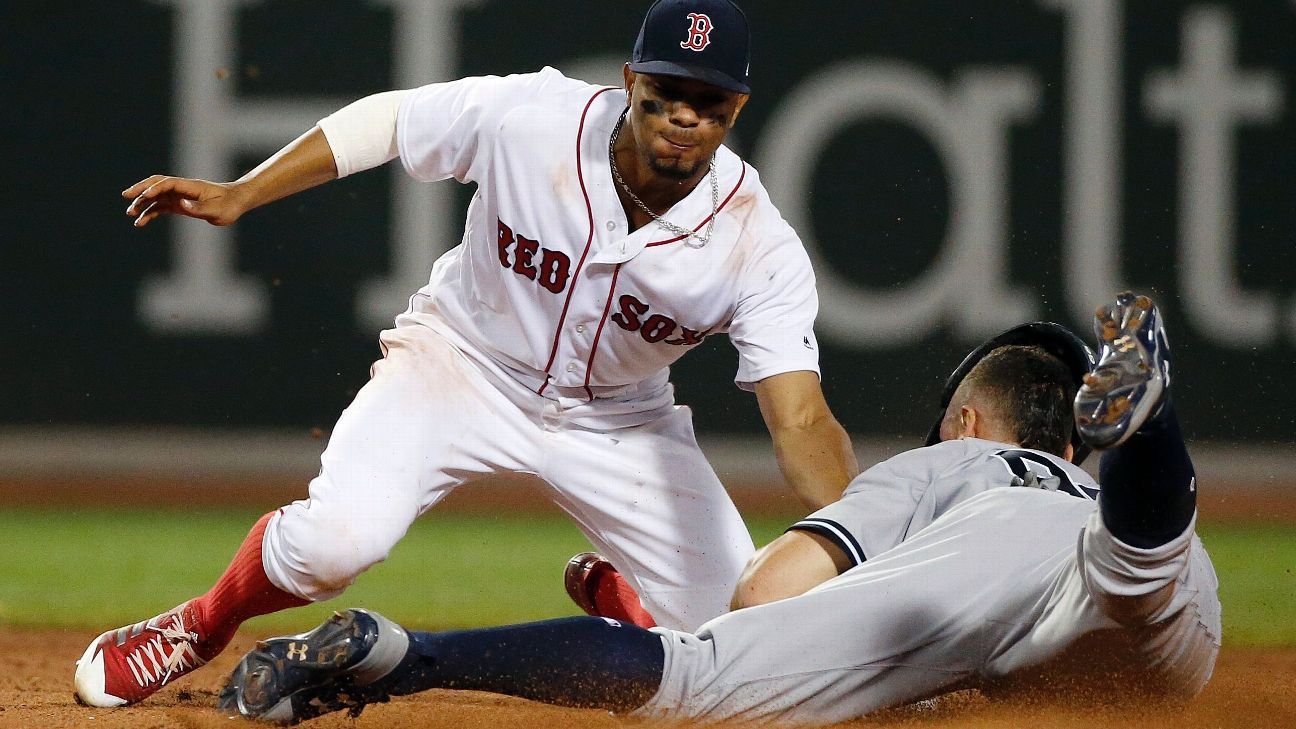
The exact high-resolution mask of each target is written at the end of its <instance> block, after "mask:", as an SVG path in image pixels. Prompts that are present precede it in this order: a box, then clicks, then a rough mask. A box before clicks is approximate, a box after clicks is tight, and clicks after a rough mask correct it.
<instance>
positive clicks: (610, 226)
mask: <svg viewBox="0 0 1296 729" xmlns="http://www.w3.org/2000/svg"><path fill="white" fill-rule="evenodd" d="M607 229H608V230H616V221H615V220H609V221H608V222H607Z"/></svg>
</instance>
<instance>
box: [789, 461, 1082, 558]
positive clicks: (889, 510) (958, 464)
mask: <svg viewBox="0 0 1296 729" xmlns="http://www.w3.org/2000/svg"><path fill="white" fill-rule="evenodd" d="M1003 486H1025V487H1033V488H1043V489H1047V490H1050V491H1060V492H1062V493H1066V494H1070V495H1072V496H1076V497H1079V498H1081V499H1086V500H1089V501H1092V500H1094V499H1096V498H1097V497H1098V484H1097V483H1095V482H1094V480H1093V477H1091V476H1090V475H1089V474H1088V473H1086V472H1085V471H1084V470H1083V469H1081V468H1080V467H1079V466H1076V465H1074V464H1072V463H1070V462H1068V461H1066V460H1065V459H1063V458H1059V457H1057V456H1055V455H1053V454H1051V453H1045V452H1043V451H1036V450H1030V449H1026V448H1018V447H1015V446H1008V445H1004V444H1002V443H994V442H992V441H987V440H981V439H979V438H964V439H961V440H950V441H945V442H943V443H938V444H936V445H933V446H930V447H928V448H918V449H915V450H911V451H906V452H904V453H901V454H900V455H898V456H895V457H893V458H890V459H887V460H885V461H883V462H881V463H879V464H877V465H875V466H873V467H872V468H869V469H868V470H866V471H864V472H863V473H861V474H860V475H859V476H856V477H855V480H853V481H851V483H850V485H849V486H848V487H847V488H846V491H845V492H844V493H843V494H842V497H841V499H840V500H838V501H836V502H834V503H832V504H829V505H828V506H825V507H824V508H822V509H820V510H819V511H817V512H815V513H813V514H811V515H810V516H808V517H806V518H804V519H802V520H801V521H799V522H797V523H796V524H793V525H792V526H791V527H790V529H792V530H800V531H808V532H814V533H816V534H820V535H822V536H824V537H827V538H828V539H829V540H830V541H832V542H833V543H834V544H836V545H837V547H838V548H839V549H841V550H842V552H844V553H845V554H846V556H847V557H849V558H850V560H851V564H852V566H854V565H858V564H861V563H863V562H864V561H865V560H866V559H868V558H869V557H871V556H874V555H878V554H881V553H883V552H885V551H887V550H888V549H891V548H892V547H894V546H896V545H897V544H899V543H900V542H903V541H904V540H905V539H908V538H909V537H910V536H913V535H914V534H917V533H918V532H919V531H922V530H923V529H924V528H926V527H927V525H929V524H931V523H932V522H933V521H935V520H936V519H937V517H939V516H940V515H942V514H944V513H945V512H947V511H949V510H950V509H951V508H953V507H954V506H957V505H958V504H960V503H962V502H964V501H967V500H968V499H969V498H971V497H973V496H975V495H977V494H979V493H981V492H982V491H986V490H988V489H993V488H1000V487H1003Z"/></svg>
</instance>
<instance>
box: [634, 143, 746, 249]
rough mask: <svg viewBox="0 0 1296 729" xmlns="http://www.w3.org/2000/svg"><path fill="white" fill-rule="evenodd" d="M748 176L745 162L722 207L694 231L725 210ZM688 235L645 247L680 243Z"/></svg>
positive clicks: (704, 219)
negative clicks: (736, 182)
mask: <svg viewBox="0 0 1296 729" xmlns="http://www.w3.org/2000/svg"><path fill="white" fill-rule="evenodd" d="M746 178H747V163H746V162H743V163H742V174H740V175H738V184H737V185H734V189H732V190H730V191H729V196H728V197H726V198H725V199H724V201H723V202H721V203H720V207H718V208H716V210H715V212H714V213H712V214H711V215H708V216H706V217H705V218H703V219H702V222H700V223H698V224H697V227H696V228H694V229H693V232H694V233H696V232H698V231H699V230H702V226H704V225H706V224H707V221H709V220H711V218H712V217H713V216H715V215H719V214H720V211H721V210H724V207H725V206H726V205H728V204H729V201H730V200H732V199H733V196H734V195H736V194H737V193H738V188H740V187H742V184H743V180H745V179H746ZM687 237H688V236H686V235H677V236H675V237H674V238H671V239H670V240H659V241H656V242H655V243H649V244H648V245H646V246H644V248H652V247H653V246H664V245H666V244H667V243H678V242H679V241H682V240H684V239H685V238H687Z"/></svg>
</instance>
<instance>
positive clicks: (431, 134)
mask: <svg viewBox="0 0 1296 729" xmlns="http://www.w3.org/2000/svg"><path fill="white" fill-rule="evenodd" d="M749 54H750V51H749V30H748V25H747V20H746V18H745V16H744V15H743V14H742V12H741V10H739V9H738V7H737V6H736V5H734V4H733V3H732V2H730V0H658V1H657V2H656V3H654V4H653V5H652V7H651V8H650V9H649V11H648V13H647V15H646V17H645V20H644V23H643V27H642V29H641V31H640V35H639V39H638V41H637V42H636V45H635V49H634V53H633V55H632V60H631V62H630V63H628V64H627V65H626V67H625V72H624V74H625V88H624V89H616V88H600V87H596V86H591V85H589V84H586V83H584V82H581V81H577V80H573V79H569V78H565V77H564V76H563V75H562V74H560V73H559V72H558V71H555V70H553V69H550V68H546V69H544V70H542V71H540V72H539V73H532V74H524V75H516V76H508V77H503V78H500V77H483V78H467V79H462V80H458V81H453V82H449V83H436V84H432V85H429V86H425V87H423V88H419V89H415V90H410V91H394V92H387V93H382V94H377V95H375V96H371V97H367V98H365V99H362V100H360V101H358V102H356V103H354V104H352V105H350V106H347V107H345V108H343V109H342V110H340V111H338V112H337V113H335V114H333V115H331V116H329V117H328V118H326V119H324V120H322V121H321V122H320V123H319V125H318V126H317V127H316V128H314V129H312V130H311V131H309V132H308V133H306V134H305V135H303V136H302V137H301V138H299V139H298V140H296V141H295V142H293V143H291V144H290V145H288V146H287V147H285V148H284V149H283V150H281V151H280V152H279V153H277V154H276V155H274V156H273V157H271V158H270V159H268V160H267V161H266V162H264V163H262V164H261V165H260V166H258V167H257V168H256V169H254V170H252V171H251V172H249V173H248V174H247V175H245V176H244V177H243V178H241V179H240V180H238V181H236V182H233V183H227V184H218V183H211V182H205V181H202V180H193V179H184V178H174V177H163V176H154V177H150V178H148V179H145V180H143V181H141V182H139V183H137V184H136V185H133V186H131V187H130V188H129V189H127V190H126V191H125V192H124V195H125V196H126V197H127V198H129V199H131V200H132V202H131V204H130V206H129V208H128V213H129V214H131V215H133V216H135V217H136V222H135V224H136V225H137V226H143V225H146V224H148V223H149V222H150V221H152V220H154V219H155V218H157V217H158V216H160V215H164V214H180V215H185V216H189V217H195V218H200V219H203V220H207V221H209V222H212V223H215V224H220V225H224V224H229V223H232V222H234V221H235V220H236V219H238V217H239V216H240V215H241V214H242V213H244V212H246V211H247V210H250V209H252V208H255V207H257V206H259V205H263V204H265V203H268V202H270V201H273V200H276V199H279V198H282V197H284V196H287V195H290V194H292V193H295V192H298V191H300V190H304V189H306V188H309V187H312V186H315V185H318V184H322V183H325V182H327V181H329V180H332V179H335V178H338V177H343V176H346V175H349V174H353V173H357V172H360V171H362V170H365V169H369V168H372V167H376V166H378V165H381V164H383V163H386V162H388V161H390V160H393V159H399V160H400V163H401V164H402V165H403V166H404V167H405V169H406V170H407V171H408V172H409V174H411V175H413V176H414V177H416V178H418V179H420V180H428V181H431V180H441V179H445V178H449V177H453V178H454V179H456V180H458V181H460V182H464V183H468V182H471V183H474V184H476V186H477V190H476V194H475V195H474V197H473V199H472V203H471V205H470V207H469V210H468V214H467V220H466V223H465V228H464V235H463V240H462V243H461V244H460V245H459V246H458V247H456V248H454V249H453V250H451V251H450V252H448V253H447V254H445V255H444V256H443V257H442V258H441V259H440V260H438V261H437V263H436V265H435V267H434V268H433V270H432V274H431V279H430V281H429V283H428V285H427V286H425V287H424V288H422V289H421V290H420V291H418V292H417V293H416V294H415V295H414V296H413V298H412V299H411V302H410V307H409V309H408V310H407V311H406V312H405V313H404V314H402V315H400V316H399V317H398V318H397V320H396V327H395V328H394V329H392V330H389V331H386V332H384V333H383V334H382V336H381V343H382V350H383V359H381V360H380V361H379V362H377V363H376V364H375V365H374V367H373V373H372V379H371V380H370V382H369V383H368V384H367V385H366V386H365V387H364V388H363V389H362V390H361V391H360V393H359V394H358V395H357V396H356V398H355V401H354V402H353V403H352V404H351V406H350V407H348V408H347V409H346V411H345V412H344V413H343V415H342V417H341V419H340V420H339V421H338V423H337V426H336V427H335V429H334V430H333V433H332V436H331V439H330V442H329V445H328V448H327V450H326V451H325V452H324V454H323V457H322V463H323V468H322V470H321V472H320V474H319V476H318V477H317V478H315V479H314V480H313V481H312V482H311V484H310V492H309V494H310V496H309V498H307V499H304V500H302V501H298V502H295V503H293V504H290V505H288V506H285V507H283V508H282V509H279V510H277V511H275V512H273V513H271V514H267V515H266V516H265V517H263V518H262V519H261V521H259V522H258V523H257V525H256V526H255V527H254V528H253V530H252V532H251V533H250V534H249V535H248V537H247V539H246V541H245V542H244V544H243V546H242V547H241V548H240V549H239V551H238V553H237V554H236V555H235V557H234V560H233V562H232V563H231V565H230V567H229V569H228V570H227V572H226V573H225V575H223V576H222V577H221V578H220V580H219V581H218V582H217V584H216V585H215V586H214V587H213V588H212V590H211V591H209V592H208V593H207V594H205V595H203V596H200V597H198V598H195V599H193V600H190V601H187V602H185V603H183V604H182V605H180V606H178V607H176V608H173V609H172V610H169V611H167V612H165V613H163V614H161V615H158V616H157V617H155V618H152V619H150V620H147V621H144V622H141V623H138V624H136V625H133V626H126V627H123V628H120V629H118V630H113V631H108V632H106V633H104V634H103V635H101V636H100V637H99V638H97V639H96V640H95V641H94V642H93V643H91V645H90V646H89V647H88V648H87V649H86V651H85V653H84V655H83V656H82V658H81V660H79V661H78V667H77V670H76V675H75V684H76V691H77V696H78V698H79V699H80V700H81V701H82V702H84V703H86V704H90V705H93V706H120V705H123V704H129V703H134V702H136V701H139V700H141V699H143V698H145V697H147V696H148V695H150V694H152V693H153V692H154V691H156V690H157V689H158V688H160V687H161V686H163V685H165V684H167V683H169V682H170V681H172V680H174V679H175V678H176V677H178V676H181V675H184V674H185V673H187V672H189V671H191V670H193V669H194V668H196V667H198V666H200V665H202V664H203V663H204V662H206V661H207V660H210V659H211V658H212V657H213V656H214V655H216V654H217V653H219V652H220V651H221V650H222V649H223V648H224V646H225V645H226V644H227V643H228V641H229V639H230V638H231V637H232V636H233V633H234V630H235V629H236V628H237V627H238V625H239V624H241V623H242V622H243V621H244V620H246V619H247V618H249V617H252V616H255V615H260V614H264V613H267V612H272V611H275V610H280V609H284V608H286V607H291V606H294V605H300V604H304V603H305V602H307V601H313V600H322V599H327V598H331V597H333V596H335V595H338V594H339V593H341V592H342V591H343V590H344V589H345V588H346V587H347V586H348V585H349V584H350V583H351V582H352V581H353V580H354V579H355V578H356V576H357V575H359V574H360V573H361V572H363V571H364V570H365V569H367V568H368V567H370V566H371V565H373V564H374V563H376V562H379V561H381V560H383V559H384V558H385V557H386V556H387V554H388V551H389V550H390V549H391V548H392V546H393V545H395V544H396V542H397V541H398V540H400V539H401V537H402V536H403V535H404V534H405V532H406V530H407V529H408V527H409V525H410V524H411V522H413V520H414V519H415V518H416V517H418V516H419V515H420V514H421V513H423V512H424V511H426V510H427V509H429V508H430V507H432V506H433V505H435V504H436V503H437V502H438V501H440V500H441V499H442V498H443V497H445V496H446V495H447V494H448V493H450V492H451V491H452V490H453V489H454V488H455V487H457V486H459V485H461V484H464V483H468V482H472V481H475V480H479V479H487V478H490V477H494V476H498V475H501V474H505V475H522V476H524V477H527V478H534V479H537V480H538V481H539V482H541V483H543V484H544V485H545V486H547V487H548V489H549V492H550V494H551V497H552V499H553V500H554V502H555V503H557V504H558V505H559V506H560V507H562V508H563V509H564V510H565V511H566V512H567V513H568V514H569V515H571V517H572V518H573V520H575V521H576V523H577V524H578V525H579V527H580V528H581V529H582V531H583V532H584V533H585V534H586V536H588V538H589V539H590V541H591V542H592V543H593V544H594V545H595V546H596V547H597V548H598V549H599V551H600V552H602V553H604V554H606V555H608V556H609V557H610V558H612V559H613V560H614V561H615V562H616V564H617V566H618V568H620V569H621V570H622V571H623V572H624V573H625V574H626V575H627V577H628V579H629V580H630V581H631V582H632V583H633V585H634V588H635V589H636V591H637V592H638V593H639V595H640V596H641V597H642V600H643V603H644V606H645V607H646V608H647V609H649V610H650V611H651V612H652V614H653V615H654V616H656V617H657V620H658V621H659V622H660V623H661V624H663V625H666V626H669V627H673V628H679V629H684V630H688V629H693V628H696V627H697V626H699V625H701V624H702V623H704V622H705V621H707V620H709V619H711V618H713V617H715V616H716V615H719V614H721V613H722V612H724V611H725V610H726V609H727V607H728V601H729V597H730V595H731V594H732V591H733V589H734V586H735V584H736V582H737V580H738V577H739V575H740V573H741V571H742V569H743V566H744V564H745V563H746V561H747V560H748V558H749V557H750V555H751V553H752V551H753V545H752V543H751V538H750V536H749V534H748V532H747V529H746V527H745V526H744V524H743V522H742V520H741V519H740V517H739V515H738V512H737V510H736V509H735V508H734V506H733V504H732V502H731V501H730V499H729V497H728V495H727V494H726V492H725V490H724V488H723V486H722V485H721V483H720V481H719V479H718V478H717V477H716V475H715V473H714V472H713V471H712V469H711V468H710V466H709V465H708V464H707V462H706V460H705V458H704V457H703V454H702V452H701V450H700V449H699V447H698V445H697V443H696V440H695V438H694V434H693V429H692V422H691V414H690V411H689V409H688V408H687V407H684V406H680V405H676V404H675V402H674V398H673V394H672V386H671V384H670V382H669V367H670V365H671V364H672V363H673V362H674V361H675V360H677V359H678V358H679V357H680V356H682V355H683V354H684V353H685V352H687V351H689V350H690V349H692V348H693V347H695V346H697V345H698V344H699V343H701V342H702V341H703V340H704V339H705V338H706V337H708V336H710V335H712V334H717V333H727V334H728V336H729V339H730V341H731V342H732V343H733V344H734V346H735V348H736V349H737V350H738V369H737V375H736V377H735V380H736V382H737V384H738V385H739V386H740V387H742V388H745V389H749V390H754V391H755V393H756V395H757V398H758V401H759V403H760V407H761V412H762V414H763V415H764V417H765V421H766V423H767V425H768V426H769V428H770V432H771V435H772V437H773V440H774V444H775V448H776V451H777V454H778V457H779V462H780V464H781V466H782V469H783V473H784V475H785V477H786V479H787V481H788V483H789V485H790V486H791V488H792V489H793V490H794V492H795V493H796V494H797V495H798V496H799V497H800V498H801V499H802V500H803V501H804V502H805V503H806V505H807V506H808V507H809V508H812V509H813V508H819V507H821V506H823V505H825V504H827V503H830V502H831V501H833V500H834V499H836V498H837V497H838V496H839V495H840V494H841V492H842V489H843V488H844V487H845V485H846V484H847V483H848V482H849V481H850V479H851V478H852V477H853V476H854V475H855V474H856V472H857V471H858V469H857V467H856V465H855V461H854V456H853V453H852V451H851V448H850V443H849V439H848V438H847V436H846V434H845V432H844V431H843V430H842V428H841V426H840V425H839V424H838V423H837V421H836V420H835V419H834V418H833V417H832V414H831V413H830V412H829V410H828V407H827V405H826V404H825V403H824V399H823V395H822V391H821V389H820V385H819V379H818V351H817V344H816V342H815V337H814V333H813V331H812V325H813V322H814V318H815V314H816V309H817V299H816V295H815V288H814V275H813V272H812V271H811V268H810V264H809V259H808V257H807V255H806V253H805V251H804V249H803V248H802V245H801V243H800V241H799V239H798V237H797V235H796V233H795V232H794V231H793V230H792V229H791V228H790V227H789V226H788V224H787V223H786V222H785V221H783V219H782V218H781V217H780V216H779V213H778V211H777V210H776V209H775V208H774V206H773V205H772V204H771V202H770V200H769V197H768V195H767V194H766V192H765V190H764V188H763V187H762V186H761V183H760V177H759V175H758V174H757V172H756V170H754V169H753V168H752V167H751V166H750V165H748V164H746V163H745V162H743V161H742V160H741V159H740V158H738V157H737V156H736V155H735V154H734V153H732V152H731V151H729V150H728V149H726V148H725V147H723V146H721V143H722V141H723V139H724V137H725V134H726V133H727V131H728V129H729V128H730V127H732V125H733V124H734V122H735V120H736V119H737V118H738V114H739V112H740V111H741V110H742V107H743V105H744V104H745V103H746V100H747V95H748V92H749V87H748V85H747V81H748V75H747V70H748V60H749ZM452 558H453V557H452Z"/></svg>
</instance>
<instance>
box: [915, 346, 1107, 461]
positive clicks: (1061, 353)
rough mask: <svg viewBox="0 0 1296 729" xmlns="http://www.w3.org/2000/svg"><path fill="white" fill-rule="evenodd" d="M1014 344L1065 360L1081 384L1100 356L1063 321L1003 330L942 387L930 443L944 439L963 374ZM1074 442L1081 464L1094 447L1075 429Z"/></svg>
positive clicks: (930, 434) (965, 375) (963, 364)
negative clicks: (943, 427) (943, 431)
mask: <svg viewBox="0 0 1296 729" xmlns="http://www.w3.org/2000/svg"><path fill="white" fill-rule="evenodd" d="M1011 344H1020V345H1024V346H1036V347H1039V348H1041V349H1043V350H1044V351H1045V352H1048V353H1049V354H1051V355H1053V356H1054V357H1057V358H1058V359H1060V360H1062V363H1063V364H1065V365H1066V366H1067V369H1069V370H1071V374H1072V375H1073V376H1074V378H1075V384H1076V387H1077V388H1078V387H1079V386H1080V385H1081V384H1082V380H1083V378H1084V376H1085V374H1087V373H1088V372H1089V370H1091V369H1093V367H1094V364H1095V363H1096V362H1097V358H1095V357H1094V352H1093V350H1092V349H1090V348H1089V345H1087V344H1085V342H1084V340H1083V339H1081V338H1080V337H1078V336H1076V334H1075V333H1074V332H1072V331H1071V330H1070V329H1067V328H1066V327H1064V326H1062V325H1061V324H1054V323H1053V322H1050V321H1037V322H1031V323H1030V324H1022V325H1020V326H1015V327H1013V328H1012V329H1009V330H1008V331H1006V332H1003V333H1002V334H998V335H996V336H993V337H991V338H989V339H987V340H986V341H985V342H982V343H981V344H979V345H977V348H976V349H974V350H972V352H971V353H970V354H968V356H967V357H964V358H963V362H962V363H961V364H960V365H959V366H958V367H956V368H954V372H952V373H951V374H950V376H949V378H948V379H947V380H945V389H944V390H942V391H941V399H940V410H939V411H938V412H937V414H936V422H935V424H933V425H932V429H931V432H930V433H928V435H927V443H926V444H927V445H936V444H937V443H939V442H940V427H941V421H942V420H944V419H945V410H946V408H948V407H949V404H950V400H952V399H953V398H954V391H955V390H957V389H958V386H959V385H960V384H961V383H962V382H963V378H964V377H967V374H968V373H969V372H971V371H972V368H973V367H975V366H976V365H977V363H978V362H980V361H981V360H982V359H983V358H984V357H985V356H986V355H987V354H990V353H991V352H993V351H994V350H996V349H998V348H999V347H1006V346H1008V345H1011ZM1071 446H1072V447H1073V448H1075V457H1074V458H1072V459H1071V462H1072V463H1075V464H1076V465H1080V464H1081V463H1082V462H1084V459H1085V458H1086V457H1088V455H1089V452H1090V450H1092V449H1091V448H1089V446H1088V445H1086V444H1085V442H1084V441H1083V440H1081V439H1080V434H1079V433H1078V432H1075V431H1072V433H1071Z"/></svg>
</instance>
